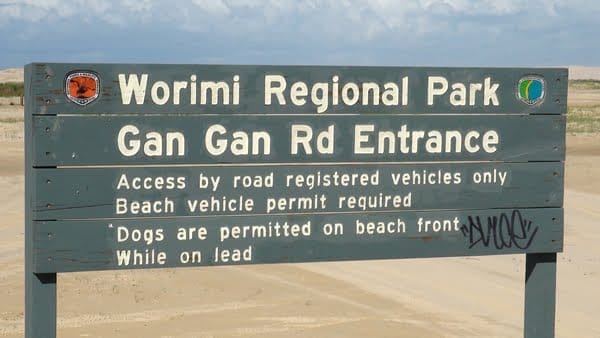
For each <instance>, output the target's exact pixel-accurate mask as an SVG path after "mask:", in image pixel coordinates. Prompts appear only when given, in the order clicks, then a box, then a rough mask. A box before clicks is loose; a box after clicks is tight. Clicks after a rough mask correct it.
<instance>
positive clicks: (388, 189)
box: [34, 162, 563, 220]
mask: <svg viewBox="0 0 600 338" xmlns="http://www.w3.org/2000/svg"><path fill="white" fill-rule="evenodd" d="M562 182H563V164H562V163H560V162H538V163H444V164H440V163H435V164H433V163H431V164H371V165H366V164H361V165H343V166H342V165H314V164H311V165H293V166H290V165H282V166H272V165H271V166H269V165H261V166H239V165H235V166H205V167H197V166H194V167H154V168H147V167H146V168H144V167H137V168H77V169H76V168H71V169H68V168H63V169H40V170H38V176H37V181H36V185H35V187H36V202H35V203H36V206H35V209H34V211H35V218H36V219H37V220H48V219H54V220H57V219H58V220H60V219H74V218H75V219H85V218H132V217H158V216H168V217H174V216H211V215H250V214H255V215H256V214H262V215H268V214H288V213H299V212H301V213H305V212H317V213H323V212H351V211H365V212H366V211H376V210H388V211H391V210H407V209H413V210H426V209H460V208H479V209H485V208H532V207H561V206H562V201H563V186H562ZM396 199H397V200H398V201H396ZM231 201H233V203H234V205H233V207H232V208H230V206H228V204H229V203H231ZM248 201H250V202H251V205H252V206H251V208H249V209H248V208H246V206H247V205H248ZM157 202H158V204H157V205H158V207H159V208H160V211H159V212H157V210H158V209H154V208H152V209H151V210H150V212H145V211H143V209H142V210H139V209H134V208H135V205H136V203H142V204H145V203H146V204H147V203H157ZM396 202H397V203H396ZM215 203H216V205H215ZM148 205H149V204H148ZM201 206H203V207H201Z"/></svg>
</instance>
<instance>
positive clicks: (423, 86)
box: [31, 63, 568, 114]
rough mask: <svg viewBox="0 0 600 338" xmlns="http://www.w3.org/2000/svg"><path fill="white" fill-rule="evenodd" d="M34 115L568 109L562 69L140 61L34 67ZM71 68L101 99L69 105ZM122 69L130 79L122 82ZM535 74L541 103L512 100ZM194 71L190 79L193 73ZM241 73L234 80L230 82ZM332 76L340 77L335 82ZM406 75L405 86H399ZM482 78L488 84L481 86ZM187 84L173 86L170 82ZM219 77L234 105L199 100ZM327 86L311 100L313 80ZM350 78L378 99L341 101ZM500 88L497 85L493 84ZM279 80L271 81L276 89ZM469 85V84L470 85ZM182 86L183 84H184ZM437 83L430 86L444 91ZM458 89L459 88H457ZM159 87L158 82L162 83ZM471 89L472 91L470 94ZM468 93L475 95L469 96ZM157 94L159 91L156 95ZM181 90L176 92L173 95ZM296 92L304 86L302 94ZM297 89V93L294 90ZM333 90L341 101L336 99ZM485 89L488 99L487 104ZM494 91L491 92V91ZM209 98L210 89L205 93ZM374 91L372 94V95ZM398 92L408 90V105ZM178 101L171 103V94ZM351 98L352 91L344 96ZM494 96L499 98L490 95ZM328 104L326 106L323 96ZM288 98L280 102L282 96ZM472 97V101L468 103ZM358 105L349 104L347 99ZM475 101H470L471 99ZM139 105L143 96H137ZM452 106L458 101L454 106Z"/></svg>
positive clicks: (550, 111)
mask: <svg viewBox="0 0 600 338" xmlns="http://www.w3.org/2000/svg"><path fill="white" fill-rule="evenodd" d="M32 68H33V80H32V85H33V90H32V91H33V96H34V100H32V101H31V103H32V104H35V109H34V112H35V113H37V114H60V113H111V114H128V113H134V114H137V113H144V114H147V113H150V114H151V113H160V114H180V113H249V112H250V113H317V112H321V111H322V112H326V113H371V112H378V113H418V114H420V113H475V114H480V113H510V114H521V113H525V114H537V113H543V114H564V113H566V102H567V100H566V97H567V83H568V81H567V69H564V68H432V67H421V68H417V67H348V66H242V65H156V64H154V65H141V64H56V63H43V64H41V63H40V64H33V66H32ZM73 71H91V72H94V73H96V74H97V76H98V78H99V82H100V84H99V87H100V88H99V97H98V98H97V99H96V101H95V102H93V103H91V104H89V105H87V106H80V105H78V104H75V103H73V102H70V101H69V100H68V99H67V97H66V95H65V79H66V77H67V76H68V75H69V74H70V73H72V72H73ZM120 74H122V75H123V76H124V79H126V80H127V82H123V83H121V82H120V79H119V75H120ZM144 74H145V75H146V76H147V77H146V86H144V87H143V89H144V93H143V94H144V95H142V96H141V97H140V100H141V99H142V98H143V99H144V101H143V102H144V104H143V105H141V104H136V103H135V102H136V101H135V98H134V99H131V101H128V100H127V99H126V100H125V102H127V103H128V104H124V101H123V95H122V92H121V85H127V84H131V83H130V81H129V80H130V78H129V76H130V75H135V76H137V79H138V81H140V82H142V78H143V76H144ZM266 75H275V76H281V78H283V79H285V81H286V90H285V91H284V92H283V93H282V99H280V100H277V101H276V100H275V96H274V95H271V96H272V98H273V100H272V102H271V104H266V101H265V82H266V81H265V76H266ZM531 75H535V76H539V77H541V78H542V79H543V80H544V82H545V86H544V88H543V90H544V98H543V101H542V102H540V103H538V104H535V105H529V104H526V103H524V102H522V101H520V100H519V99H518V98H517V92H518V90H519V80H521V79H522V78H524V77H527V76H531ZM194 76H195V77H194ZM236 76H237V77H238V78H237V79H238V80H237V81H235V80H234V79H235V78H236ZM430 76H431V77H443V78H445V79H446V80H447V84H446V89H447V90H446V93H445V94H444V95H440V96H438V97H436V98H435V100H434V101H433V102H432V103H431V104H428V97H427V95H428V94H427V93H428V78H429V77H430ZM334 77H336V79H337V80H334ZM403 79H406V89H405V88H404V87H403ZM486 79H487V80H488V81H489V83H488V84H487V85H486ZM160 81H162V83H163V84H164V86H167V87H168V91H169V95H168V96H167V97H166V100H165V102H162V101H161V102H160V104H159V103H155V102H153V101H152V99H151V93H152V92H153V89H152V87H153V86H154V84H155V83H157V82H160ZM175 81H178V82H180V83H184V84H185V86H184V87H182V88H180V89H176V88H175V86H174V82H175ZM206 81H212V82H219V81H223V82H225V83H226V84H227V85H228V89H229V91H230V93H231V94H230V97H231V96H232V95H233V91H234V87H233V86H234V83H237V84H238V85H239V102H238V103H237V104H234V100H233V97H232V98H231V99H230V102H229V104H227V105H225V104H223V100H221V101H218V102H217V104H212V102H211V101H210V96H209V98H208V100H207V102H208V103H207V104H201V96H202V92H201V84H202V82H206ZM299 81H301V82H304V83H305V84H306V89H305V91H306V93H305V96H304V100H305V101H303V102H304V103H303V104H300V103H298V104H293V101H292V97H291V94H290V90H291V88H292V86H293V84H294V83H296V82H299ZM388 82H391V83H395V84H397V86H398V87H399V94H398V101H399V102H398V103H397V104H391V105H385V104H383V102H381V101H382V99H381V98H382V93H383V91H384V84H385V83H388ZM192 83H194V84H195V86H196V88H197V89H196V91H195V93H196V96H197V101H196V103H195V104H194V103H193V101H192V99H191V92H192V89H191V88H192ZM317 83H318V84H319V86H327V87H325V89H323V90H322V92H317V95H316V96H315V99H314V100H313V99H311V97H310V95H311V93H312V92H313V86H314V85H315V84H317ZM348 83H354V84H356V86H357V88H362V84H363V83H374V84H377V86H378V88H380V96H379V97H380V102H379V104H377V105H375V104H373V100H372V99H371V100H370V101H368V102H366V104H365V103H364V102H363V98H362V97H361V98H359V99H358V100H356V101H352V100H350V101H348V102H346V101H344V100H343V99H342V96H343V88H344V86H345V85H346V84H348ZM495 84H497V85H498V86H497V88H496V89H494V85H495ZM281 85H282V84H281V83H279V82H278V83H276V84H274V85H273V86H274V87H279V86H281ZM472 85H473V86H472ZM182 86H183V85H182ZM441 86H442V84H437V85H436V86H435V88H437V89H439V88H441ZM461 86H462V87H461ZM161 88H163V87H161ZM460 88H463V90H464V95H465V97H464V99H463V102H462V104H463V105H460V104H459V105H452V104H451V103H450V102H451V101H450V94H451V92H453V91H454V90H459V91H460ZM472 88H475V89H476V90H475V91H473V89H472ZM163 90H164V89H160V90H159V89H157V90H156V93H157V94H156V95H157V97H160V98H163V97H165V96H164V92H163ZM472 91H473V93H474V94H473V96H472V97H470V96H467V95H471V94H470V93H471V92H472ZM159 92H160V95H158V93H159ZM176 92H177V93H179V95H177V94H175V93H176ZM299 92H301V90H300V91H299ZM296 93H298V91H296ZM334 93H337V95H338V98H337V99H335V101H334V98H333V96H334ZM486 94H487V97H488V99H486V100H485V101H484V96H485V95H486ZM492 94H495V95H492ZM208 95H210V93H209V94H208ZM371 95H372V94H371ZM402 95H406V102H405V103H406V104H402V103H403V99H402ZM176 96H178V97H179V98H178V99H177V100H176V99H175V97H176ZM348 96H352V94H350V95H348ZM492 96H497V103H496V105H495V104H494V102H493V101H491V100H490V98H491V97H492ZM323 98H324V100H325V102H327V106H326V107H325V106H324V105H323V104H322V103H320V102H322V101H321V100H323ZM281 100H285V104H284V102H283V101H281ZM471 100H473V101H471ZM352 102H356V103H354V104H350V103H352ZM471 102H472V104H471ZM140 103H141V101H140ZM455 104H456V103H455Z"/></svg>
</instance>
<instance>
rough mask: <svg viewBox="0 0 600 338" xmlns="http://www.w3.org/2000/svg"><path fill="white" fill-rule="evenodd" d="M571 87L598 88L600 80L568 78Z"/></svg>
mask: <svg viewBox="0 0 600 338" xmlns="http://www.w3.org/2000/svg"><path fill="white" fill-rule="evenodd" d="M569 87H570V88H571V89H598V90H600V81H598V80H570V81H569Z"/></svg>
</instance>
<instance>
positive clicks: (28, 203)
mask: <svg viewBox="0 0 600 338" xmlns="http://www.w3.org/2000/svg"><path fill="white" fill-rule="evenodd" d="M43 69H44V67H43V66H42V65H39V64H29V65H27V66H26V67H25V96H26V97H25V140H24V142H25V146H24V148H25V338H36V337H37V338H39V337H48V338H53V337H56V273H35V271H34V265H35V262H34V259H35V254H34V252H33V250H34V242H33V241H34V234H33V223H34V221H35V216H34V210H35V208H36V205H37V204H36V201H35V189H36V187H35V182H36V177H35V176H36V168H35V164H34V163H33V151H34V135H33V133H34V117H35V115H36V114H37V113H39V109H37V108H36V107H37V105H38V104H51V102H46V101H45V99H44V98H38V97H36V96H35V90H34V87H35V86H39V85H43V82H44V81H45V80H46V79H49V77H51V76H52V74H45V75H42V74H41V73H43Z"/></svg>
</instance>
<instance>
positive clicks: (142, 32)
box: [0, 0, 600, 68]
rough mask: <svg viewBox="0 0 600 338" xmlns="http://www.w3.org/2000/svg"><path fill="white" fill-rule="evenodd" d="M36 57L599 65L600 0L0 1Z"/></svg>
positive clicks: (14, 31)
mask: <svg viewBox="0 0 600 338" xmlns="http://www.w3.org/2000/svg"><path fill="white" fill-rule="evenodd" d="M30 62H91V63H186V64H190V63H191V64H280V65H281V64H291V65H297V64H313V65H373V66H377V65H389V66H483V67H493V66H499V67H509V66H567V65H585V66H600V1H597V0H587V1H586V0H405V1H400V0H397V1H391V0H369V1H357V0H331V1H324V0H294V1H292V0H264V1H258V0H237V1H234V0H206V1H203V0H168V1H159V0H121V1H119V0H85V1H84V0H0V68H8V67H22V66H23V65H25V64H27V63H30Z"/></svg>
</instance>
